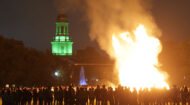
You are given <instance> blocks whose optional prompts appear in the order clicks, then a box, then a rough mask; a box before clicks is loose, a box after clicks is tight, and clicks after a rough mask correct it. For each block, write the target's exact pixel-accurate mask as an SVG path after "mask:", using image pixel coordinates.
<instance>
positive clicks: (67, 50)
mask: <svg viewBox="0 0 190 105" xmlns="http://www.w3.org/2000/svg"><path fill="white" fill-rule="evenodd" d="M51 45H52V54H53V55H61V56H67V55H72V53H73V42H72V40H71V38H70V37H69V22H68V20H67V17H66V16H65V15H64V14H60V15H59V16H58V17H57V20H56V34H55V36H54V38H53V41H52V42H51Z"/></svg>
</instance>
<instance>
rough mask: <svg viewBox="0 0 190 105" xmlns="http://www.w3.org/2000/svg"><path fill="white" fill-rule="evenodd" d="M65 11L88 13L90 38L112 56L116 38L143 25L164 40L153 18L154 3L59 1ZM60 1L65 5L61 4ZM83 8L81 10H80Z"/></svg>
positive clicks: (147, 0)
mask: <svg viewBox="0 0 190 105" xmlns="http://www.w3.org/2000/svg"><path fill="white" fill-rule="evenodd" d="M57 1H58V2H57V3H58V4H59V5H60V6H59V7H61V8H58V10H63V9H62V8H64V9H66V10H68V8H69V9H72V10H85V12H86V15H85V16H86V17H87V19H88V20H89V23H90V24H89V26H90V33H89V35H90V38H91V39H92V40H96V41H97V42H98V43H99V45H100V48H101V49H103V50H105V51H106V52H107V53H108V54H109V55H112V51H113V50H112V48H113V47H112V35H113V34H114V33H115V34H118V33H121V32H126V31H129V32H130V31H133V30H134V29H135V28H136V27H137V26H138V25H139V24H143V25H144V26H145V27H146V28H147V31H148V34H149V35H154V36H160V30H159V29H158V27H157V25H156V24H155V22H154V19H153V17H152V15H151V12H150V9H151V1H152V0H65V1H62V0H57ZM59 1H62V3H60V2H59ZM79 8H80V9H79Z"/></svg>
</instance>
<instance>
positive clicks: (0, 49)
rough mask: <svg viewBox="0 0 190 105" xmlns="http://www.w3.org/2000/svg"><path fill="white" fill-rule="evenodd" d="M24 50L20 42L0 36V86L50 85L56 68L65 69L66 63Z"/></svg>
mask: <svg viewBox="0 0 190 105" xmlns="http://www.w3.org/2000/svg"><path fill="white" fill-rule="evenodd" d="M60 60H61V59H59V58H58V57H55V56H52V55H51V53H49V52H40V51H37V50H36V49H33V48H26V47H25V46H24V44H23V42H22V41H17V40H14V39H6V38H4V37H2V36H0V84H1V85H4V84H7V83H8V84H18V85H20V84H22V85H31V84H51V83H52V82H53V81H54V78H53V76H52V75H53V72H54V71H55V70H56V69H57V67H62V68H64V67H67V68H68V63H67V61H63V60H61V62H60Z"/></svg>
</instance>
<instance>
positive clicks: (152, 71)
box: [112, 25, 169, 90]
mask: <svg viewBox="0 0 190 105" xmlns="http://www.w3.org/2000/svg"><path fill="white" fill-rule="evenodd" d="M112 43H113V48H114V57H115V59H116V69H118V70H119V79H120V83H121V85H122V86H127V87H129V88H131V90H132V89H133V88H136V89H137V90H139V89H140V88H148V89H150V88H151V87H156V88H164V87H166V88H169V86H168V84H167V83H166V82H165V79H166V76H165V75H164V74H162V73H161V72H159V71H158V69H157V67H158V65H159V63H158V59H157V57H158V54H159V53H160V52H161V43H160V41H159V39H157V38H155V37H153V36H150V35H148V34H147V32H146V29H145V27H144V26H143V25H139V26H138V28H137V29H136V30H135V31H134V32H133V33H129V32H125V33H122V34H119V35H113V36H112Z"/></svg>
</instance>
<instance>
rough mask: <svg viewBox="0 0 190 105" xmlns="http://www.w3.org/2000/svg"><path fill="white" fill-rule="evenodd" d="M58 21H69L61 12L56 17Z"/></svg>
mask: <svg viewBox="0 0 190 105" xmlns="http://www.w3.org/2000/svg"><path fill="white" fill-rule="evenodd" d="M56 21H57V22H68V20H67V16H66V15H65V14H59V15H58V16H57V19H56Z"/></svg>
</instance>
